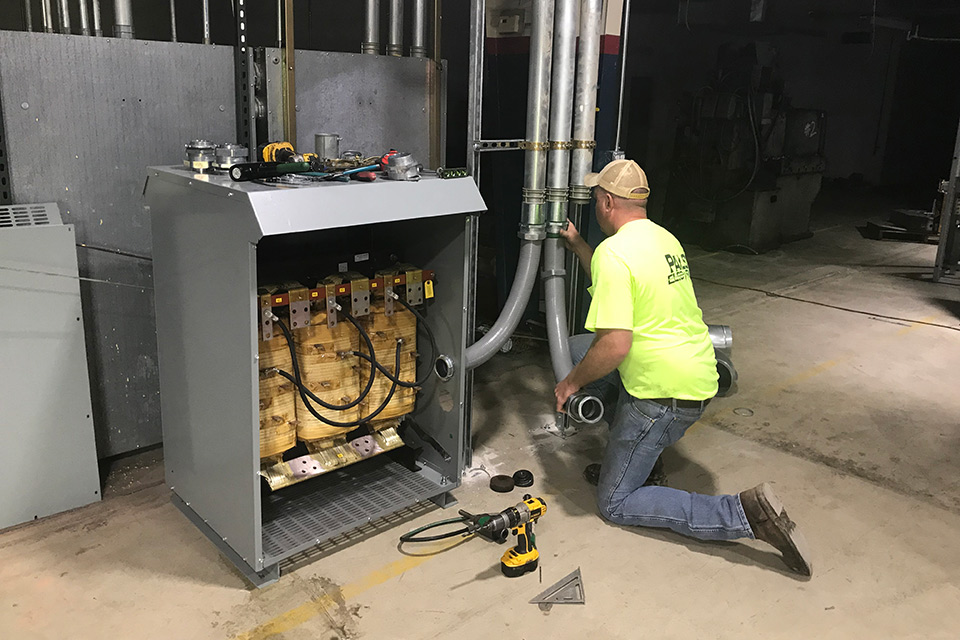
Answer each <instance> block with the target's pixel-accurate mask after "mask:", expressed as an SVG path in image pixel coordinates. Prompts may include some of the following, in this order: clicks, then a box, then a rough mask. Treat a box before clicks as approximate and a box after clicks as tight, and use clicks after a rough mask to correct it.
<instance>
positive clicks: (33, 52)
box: [0, 31, 236, 457]
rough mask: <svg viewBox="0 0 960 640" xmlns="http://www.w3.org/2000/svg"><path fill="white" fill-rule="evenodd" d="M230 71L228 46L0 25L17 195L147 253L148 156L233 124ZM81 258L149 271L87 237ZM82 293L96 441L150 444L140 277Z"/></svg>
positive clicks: (95, 268)
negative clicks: (96, 249) (104, 251)
mask: <svg viewBox="0 0 960 640" xmlns="http://www.w3.org/2000/svg"><path fill="white" fill-rule="evenodd" d="M233 75H234V74H233V49H232V47H217V46H203V45H196V44H184V43H168V42H154V41H143V40H127V39H117V38H88V37H82V36H67V35H60V34H44V33H23V32H12V31H2V32H0V96H2V99H3V114H4V119H5V125H6V137H7V143H8V149H9V164H10V170H11V174H12V176H11V177H12V184H13V186H14V193H13V197H14V202H17V203H31V202H41V201H55V202H57V203H59V205H60V209H61V211H62V213H63V218H64V220H65V221H66V222H70V223H74V224H75V225H76V228H77V237H78V239H79V241H80V242H81V243H87V244H91V245H99V246H105V247H113V248H118V249H122V250H125V251H127V252H131V253H137V254H144V255H147V256H149V255H150V253H151V239H150V225H149V221H148V216H147V214H146V213H145V212H144V210H143V202H142V196H141V193H142V190H143V176H144V168H145V166H146V165H147V163H157V162H162V163H170V164H174V163H179V162H181V160H182V154H183V144H184V143H185V142H187V141H188V140H190V139H192V138H196V137H206V138H208V139H213V140H219V141H226V140H231V139H232V138H233V137H234V136H235V135H236V127H235V122H234V120H235V117H236V116H235V109H234V78H233ZM24 104H25V105H26V108H23V107H22V105H24ZM84 254H86V255H84ZM81 256H82V257H81V273H82V274H83V275H85V276H90V277H94V278H100V277H101V276H102V275H103V274H104V273H109V274H110V278H111V279H113V280H115V281H117V282H121V283H126V284H134V285H141V284H148V283H149V269H146V270H145V265H144V263H143V261H138V260H136V259H135V258H129V257H121V256H114V257H112V258H109V259H105V258H104V257H103V256H102V255H96V256H95V255H93V254H92V253H91V252H89V251H88V250H86V249H81ZM88 269H89V271H88ZM83 297H84V307H85V308H86V309H87V310H88V312H89V313H90V314H91V315H92V317H94V318H95V319H96V320H95V322H91V323H90V324H89V326H88V327H87V329H88V333H87V345H88V351H89V353H90V356H91V360H92V361H93V362H95V363H99V365H97V367H95V368H93V372H94V373H95V374H96V375H97V377H95V378H94V379H93V387H94V391H95V396H94V407H95V416H96V418H97V421H96V429H97V433H98V440H99V453H100V455H101V456H102V457H103V456H109V455H114V454H118V453H123V452H126V451H130V450H133V449H136V448H137V447H138V446H146V445H150V444H155V443H156V442H158V441H159V415H158V412H157V404H156V402H155V401H153V402H152V404H148V405H142V404H137V403H139V402H141V401H142V400H143V399H144V397H146V398H151V397H155V396H156V393H157V391H158V387H157V383H156V377H155V375H154V376H150V375H147V376H139V374H138V372H140V371H142V370H143V367H144V366H145V364H146V363H147V361H148V360H153V359H154V358H155V350H156V347H155V338H154V328H153V320H152V317H151V312H150V310H149V303H147V302H145V299H144V294H143V293H142V292H141V291H140V290H139V289H137V288H136V287H134V288H131V287H123V286H110V285H96V286H95V285H90V286H84V288H83ZM118 310H119V312H118ZM130 314H133V317H131V315H130ZM131 373H134V374H135V375H134V376H131ZM128 376H129V377H131V380H133V381H134V384H133V387H132V388H131V389H124V390H123V393H124V394H126V393H127V392H129V395H130V397H131V398H134V399H135V400H136V402H135V403H127V402H125V401H124V398H125V397H126V395H123V396H111V395H109V392H108V391H107V390H109V389H112V388H114V387H115V385H116V384H117V382H118V381H122V382H123V385H124V386H126V379H127V377H128Z"/></svg>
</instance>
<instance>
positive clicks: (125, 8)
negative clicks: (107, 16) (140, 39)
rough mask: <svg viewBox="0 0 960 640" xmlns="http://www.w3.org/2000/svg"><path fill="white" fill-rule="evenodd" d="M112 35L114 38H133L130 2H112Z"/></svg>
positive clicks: (123, 0)
mask: <svg viewBox="0 0 960 640" xmlns="http://www.w3.org/2000/svg"><path fill="white" fill-rule="evenodd" d="M113 16H114V17H113V35H114V37H115V38H132V37H133V7H132V6H131V4H130V0H113Z"/></svg>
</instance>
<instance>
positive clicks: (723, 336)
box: [707, 324, 733, 349]
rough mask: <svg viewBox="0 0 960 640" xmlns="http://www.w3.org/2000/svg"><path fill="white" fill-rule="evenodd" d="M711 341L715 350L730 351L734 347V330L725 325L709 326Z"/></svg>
mask: <svg viewBox="0 0 960 640" xmlns="http://www.w3.org/2000/svg"><path fill="white" fill-rule="evenodd" d="M707 331H708V332H709V333H710V341H711V342H712V343H713V348H714V349H729V348H730V347H732V346H733V330H732V329H731V328H730V327H729V326H728V325H725V324H708V325H707Z"/></svg>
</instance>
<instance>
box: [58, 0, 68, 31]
mask: <svg viewBox="0 0 960 640" xmlns="http://www.w3.org/2000/svg"><path fill="white" fill-rule="evenodd" d="M57 6H58V7H59V8H60V33H71V29H70V5H69V4H68V3H67V0H57Z"/></svg>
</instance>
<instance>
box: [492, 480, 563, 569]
mask: <svg viewBox="0 0 960 640" xmlns="http://www.w3.org/2000/svg"><path fill="white" fill-rule="evenodd" d="M546 512H547V503H546V502H544V500H543V498H532V497H530V495H529V494H527V495H525V496H523V502H521V503H519V504H517V506H515V507H508V508H507V509H504V510H503V511H501V512H500V513H498V514H497V515H495V516H491V517H490V519H489V520H488V521H486V522H485V523H484V524H483V525H482V526H481V527H480V528H479V529H478V530H477V533H479V534H481V535H483V536H484V537H487V538H490V539H493V540H496V539H501V540H502V539H503V537H505V536H506V531H507V530H509V529H513V534H514V535H515V536H517V544H516V546H515V547H512V548H510V549H508V550H507V552H506V553H504V554H503V556H502V557H501V558H500V570H501V571H503V575H505V576H507V577H508V578H516V577H517V576H522V575H523V574H525V573H527V572H528V571H533V570H534V569H536V568H537V563H538V562H539V560H540V552H539V551H537V537H536V536H535V535H534V533H533V523H534V522H536V521H537V520H538V519H539V518H540V516H542V515H543V514H544V513H546Z"/></svg>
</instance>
